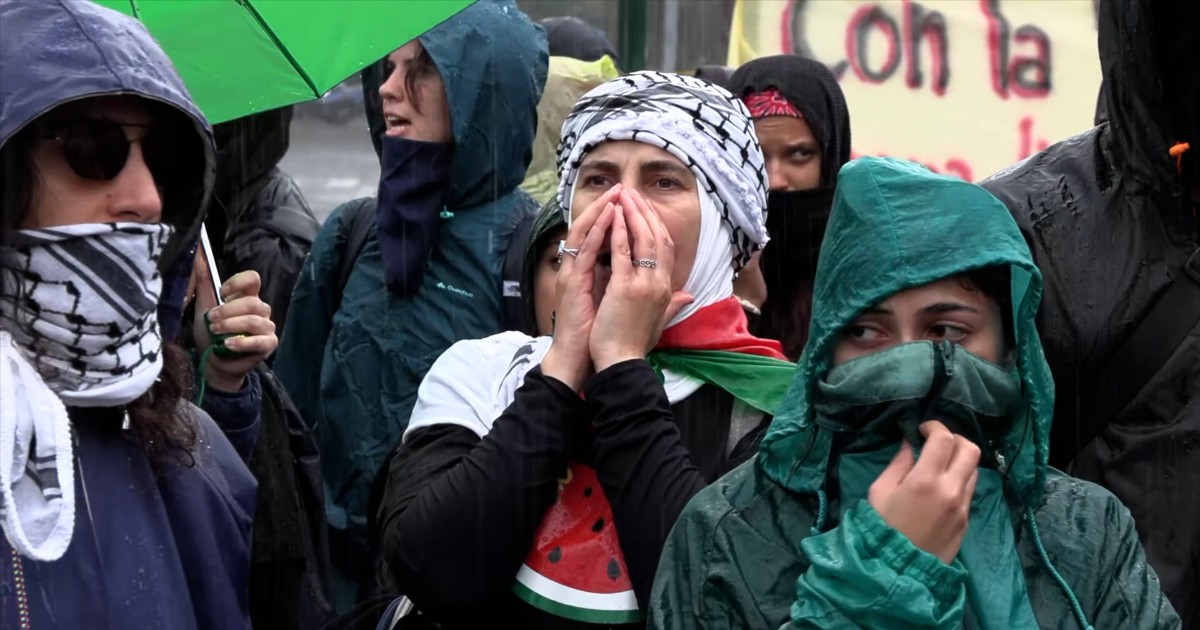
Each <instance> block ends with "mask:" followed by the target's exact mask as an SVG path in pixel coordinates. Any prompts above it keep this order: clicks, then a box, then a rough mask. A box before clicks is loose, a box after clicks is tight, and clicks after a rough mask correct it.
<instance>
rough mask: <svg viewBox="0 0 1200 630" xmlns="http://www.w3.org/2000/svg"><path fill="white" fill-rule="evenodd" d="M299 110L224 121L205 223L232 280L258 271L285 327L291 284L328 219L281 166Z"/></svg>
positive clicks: (274, 314)
mask: <svg viewBox="0 0 1200 630" xmlns="http://www.w3.org/2000/svg"><path fill="white" fill-rule="evenodd" d="M291 121H292V108H291V107H284V108H281V109H275V110H271V111H267V112H262V113H259V114H254V115H251V116H247V117H245V118H238V119H236V120H231V121H229V122H226V123H222V124H220V125H217V126H216V127H215V128H214V130H213V131H214V134H215V135H216V140H217V187H216V190H215V191H213V200H212V202H211V203H210V204H209V207H208V215H207V217H206V218H205V224H206V225H207V226H208V230H209V238H210V239H211V241H212V246H213V249H215V250H216V251H217V269H218V271H220V273H221V278H222V279H225V278H228V277H230V276H232V275H233V274H235V273H240V272H242V271H248V270H251V269H253V270H254V271H257V272H258V275H259V277H261V278H262V289H261V290H260V291H259V297H261V298H262V300H263V301H264V302H266V303H267V304H269V305H270V306H271V320H272V321H274V322H275V329H276V330H278V331H280V332H282V331H283V328H284V325H285V324H286V323H287V314H288V306H289V305H290V304H291V300H292V289H294V288H295V287H296V278H297V277H298V276H299V275H300V267H301V266H302V265H303V264H304V257H305V256H307V255H308V250H309V249H310V248H311V247H312V243H313V241H314V240H316V238H317V232H320V231H321V224H320V223H319V222H318V221H317V219H316V217H315V216H313V212H312V209H311V208H309V207H308V202H307V201H305V200H304V195H303V194H301V193H300V187H299V186H297V185H296V182H295V180H293V179H292V178H291V176H290V175H288V174H287V173H284V172H283V171H281V170H279V161H280V160H282V159H283V157H284V155H286V154H287V151H288V140H289V138H288V128H289V126H290V125H291Z"/></svg>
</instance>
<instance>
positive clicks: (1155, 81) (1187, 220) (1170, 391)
mask: <svg viewBox="0 0 1200 630" xmlns="http://www.w3.org/2000/svg"><path fill="white" fill-rule="evenodd" d="M1160 11H1164V12H1166V13H1159V12H1160ZM1189 13H1190V14H1189ZM1187 28H1191V29H1192V31H1191V32H1192V34H1191V35H1187V34H1186V29H1187ZM1198 28H1200V7H1198V6H1197V5H1196V4H1195V3H1186V2H1177V3H1170V2H1163V3H1151V2H1143V1H1131V2H1102V3H1100V14H1099V29H1100V35H1099V43H1100V59H1101V69H1102V70H1103V73H1104V86H1103V89H1102V90H1101V98H1102V99H1103V107H1102V108H1101V109H1103V110H1104V114H1105V116H1106V117H1107V122H1102V123H1101V124H1100V125H1099V126H1097V127H1095V128H1094V129H1091V130H1089V131H1086V132H1084V133H1082V134H1079V135H1077V136H1075V137H1072V138H1068V139H1067V140H1064V141H1062V142H1060V143H1058V144H1055V145H1053V146H1051V147H1050V148H1048V149H1046V150H1045V151H1043V152H1041V153H1039V154H1037V155H1034V156H1032V157H1030V158H1029V159H1027V160H1025V161H1024V162H1022V163H1020V164H1017V165H1015V166H1013V167H1011V168H1010V169H1008V170H1005V171H1002V172H1000V173H998V174H996V175H994V176H992V177H991V178H989V179H988V180H986V181H985V182H983V186H984V187H985V188H987V189H988V190H990V191H991V192H992V193H993V194H995V195H996V196H997V197H999V198H1000V199H1001V200H1002V201H1003V202H1004V203H1005V204H1006V205H1007V206H1008V207H1009V209H1010V210H1011V211H1012V214H1013V216H1014V217H1015V218H1016V220H1017V224H1018V225H1019V226H1020V228H1021V232H1022V234H1023V235H1024V237H1025V240H1026V242H1027V243H1028V244H1029V247H1030V249H1031V250H1032V251H1033V257H1034V261H1035V262H1036V263H1037V265H1038V267H1040V268H1041V270H1042V273H1043V275H1044V277H1045V284H1046V290H1045V300H1044V301H1043V304H1042V309H1041V311H1040V313H1039V314H1038V326H1039V329H1040V331H1041V335H1042V340H1043V343H1044V345H1045V348H1046V358H1047V360H1048V361H1049V363H1050V368H1051V370H1052V371H1053V374H1054V379H1055V383H1056V385H1057V388H1058V395H1057V396H1056V407H1055V422H1054V430H1053V431H1052V433H1051V442H1050V458H1051V459H1050V461H1051V464H1052V465H1056V466H1060V467H1064V468H1065V467H1067V466H1068V465H1070V468H1069V470H1070V472H1071V473H1072V474H1074V475H1077V476H1079V477H1081V478H1084V479H1088V480H1091V481H1094V482H1096V483H1098V484H1100V485H1102V486H1104V487H1106V488H1108V489H1109V490H1111V491H1112V492H1113V493H1114V494H1115V495H1117V497H1118V498H1119V499H1120V500H1121V501H1122V502H1123V503H1124V504H1125V505H1127V506H1128V507H1129V509H1130V511H1131V512H1132V513H1133V516H1134V519H1135V520H1136V522H1137V525H1138V533H1139V534H1140V536H1141V540H1142V543H1143V544H1144V545H1145V548H1146V554H1147V556H1148V558H1149V560H1150V564H1151V565H1152V566H1154V568H1155V570H1156V571H1157V572H1158V574H1159V576H1160V577H1161V578H1162V581H1163V588H1164V590H1165V591H1166V593H1167V594H1168V596H1169V597H1170V598H1171V600H1172V602H1173V603H1174V604H1175V606H1176V608H1177V609H1178V610H1179V612H1180V616H1181V617H1183V618H1184V620H1185V621H1186V622H1187V623H1186V624H1185V625H1188V626H1190V627H1200V499H1198V498H1197V496H1198V495H1197V492H1198V491H1197V488H1200V448H1196V445H1197V444H1200V322H1194V323H1193V324H1192V325H1191V326H1190V332H1189V333H1187V334H1186V335H1185V336H1184V338H1183V341H1182V343H1181V344H1179V346H1178V347H1177V348H1175V349H1174V350H1173V352H1171V353H1170V355H1169V358H1167V360H1166V361H1165V363H1160V364H1159V365H1158V366H1155V368H1156V369H1155V368H1151V369H1150V371H1149V372H1147V377H1146V378H1145V379H1143V382H1144V383H1145V384H1144V385H1143V386H1142V388H1141V390H1140V391H1139V392H1138V393H1137V394H1136V396H1134V398H1133V399H1132V400H1131V402H1129V404H1128V406H1126V407H1125V408H1124V409H1111V408H1110V407H1111V406H1105V409H1106V410H1107V411H1108V414H1107V416H1106V417H1092V416H1090V414H1089V415H1088V416H1084V415H1083V414H1082V412H1081V411H1080V408H1081V407H1082V406H1083V405H1084V404H1086V403H1087V401H1088V400H1089V399H1093V398H1095V397H1098V396H1105V395H1107V393H1108V392H1107V391H1105V390H1104V389H1102V388H1098V387H1097V386H1096V385H1094V384H1093V382H1092V379H1094V378H1096V376H1097V375H1098V374H1099V373H1100V372H1101V370H1103V369H1104V368H1105V367H1106V366H1107V364H1108V362H1109V359H1110V358H1111V357H1112V356H1113V354H1114V353H1115V352H1116V351H1117V350H1118V349H1119V348H1120V347H1121V346H1122V344H1123V343H1124V342H1125V340H1126V339H1128V338H1129V337H1130V336H1131V335H1132V334H1133V332H1134V331H1135V330H1136V328H1137V326H1138V324H1139V323H1140V322H1141V321H1143V320H1144V319H1145V318H1146V316H1147V314H1148V313H1150V311H1151V309H1152V307H1153V306H1154V305H1155V303H1156V302H1157V301H1158V300H1159V298H1160V297H1161V296H1163V294H1164V293H1165V292H1166V290H1167V289H1168V287H1169V286H1170V284H1171V282H1172V281H1175V282H1187V281H1188V280H1187V278H1186V277H1184V275H1183V271H1182V270H1183V268H1184V264H1185V261H1186V260H1187V259H1188V257H1189V256H1192V255H1194V253H1195V252H1196V251H1197V249H1198V248H1200V234H1198V227H1197V225H1198V224H1197V218H1196V203H1195V202H1194V201H1191V202H1189V200H1188V198H1187V192H1186V191H1185V189H1184V186H1183V185H1182V182H1181V177H1180V174H1179V173H1178V171H1177V170H1176V164H1175V159H1174V158H1172V157H1170V156H1169V155H1168V150H1169V148H1170V147H1171V146H1172V145H1173V144H1174V143H1176V142H1178V141H1181V140H1189V141H1190V142H1191V145H1192V150H1191V151H1190V152H1189V153H1188V154H1185V159H1184V164H1183V166H1184V173H1185V175H1186V176H1187V177H1189V178H1190V181H1191V182H1192V184H1191V186H1193V187H1195V186H1197V185H1200V184H1198V183H1197V182H1200V177H1198V176H1197V166H1198V165H1200V152H1198V151H1197V149H1198V148H1200V138H1198V132H1200V101H1197V98H1196V94H1197V90H1200V77H1197V76H1196V64H1195V62H1194V60H1195V59H1197V58H1200V35H1196V34H1195V33H1197V32H1198V31H1197V30H1196V29H1198ZM1189 45H1190V46H1191V50H1190V51H1186V47H1187V46H1189ZM1188 72H1190V73H1191V74H1190V76H1189V75H1188V74H1187V73H1188ZM1189 110H1190V111H1191V117H1190V119H1189V118H1188V116H1187V115H1186V112H1187V111H1189ZM1118 370H1120V368H1118ZM1117 374H1118V375H1120V374H1121V372H1120V371H1118V373H1117ZM1129 378H1131V379H1132V378H1136V377H1135V376H1134V375H1133V374H1132V373H1129ZM1096 423H1101V424H1102V425H1103V424H1104V423H1107V428H1106V429H1105V430H1104V431H1103V432H1102V433H1100V434H1099V438H1098V439H1096V440H1094V441H1091V442H1090V443H1081V439H1080V437H1079V436H1080V435H1081V434H1090V435H1095V432H1094V431H1090V430H1089V429H1090V428H1091V427H1092V426H1095V425H1096Z"/></svg>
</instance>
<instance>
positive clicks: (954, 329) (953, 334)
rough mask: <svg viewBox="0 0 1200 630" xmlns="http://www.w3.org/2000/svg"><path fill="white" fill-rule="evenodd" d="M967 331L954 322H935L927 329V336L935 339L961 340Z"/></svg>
mask: <svg viewBox="0 0 1200 630" xmlns="http://www.w3.org/2000/svg"><path fill="white" fill-rule="evenodd" d="M969 332H970V331H968V330H967V329H966V328H963V327H962V326H956V325H954V324H935V325H933V326H932V327H930V329H929V337H930V338H931V339H935V340H937V341H962V340H963V339H965V338H966V336H967V334H968V333H969Z"/></svg>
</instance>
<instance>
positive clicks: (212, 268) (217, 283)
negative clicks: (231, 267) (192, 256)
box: [198, 223, 225, 306]
mask: <svg viewBox="0 0 1200 630" xmlns="http://www.w3.org/2000/svg"><path fill="white" fill-rule="evenodd" d="M200 246H201V247H202V248H203V251H201V252H198V254H202V255H203V256H204V263H205V264H207V265H208V277H209V279H210V280H211V281H212V290H213V295H215V296H217V305H218V306H219V305H221V304H224V303H225V300H224V299H223V298H222V297H221V274H220V273H218V272H217V261H216V256H214V255H213V254H212V245H211V244H209V242H208V226H206V225H204V224H203V223H201V224H200Z"/></svg>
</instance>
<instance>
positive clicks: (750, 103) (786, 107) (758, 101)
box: [744, 88, 804, 120]
mask: <svg viewBox="0 0 1200 630" xmlns="http://www.w3.org/2000/svg"><path fill="white" fill-rule="evenodd" d="M744 100H745V101H746V109H748V110H750V117H751V118H753V119H755V120H758V119H759V118H766V117H767V116H791V117H793V118H804V114H801V113H800V110H798V109H796V106H795V105H792V104H791V103H789V102H788V100H787V99H786V98H784V97H783V94H780V93H779V90H777V89H775V88H767V89H766V90H764V91H762V92H755V93H754V94H747V95H746V98H745V99H744Z"/></svg>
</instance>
